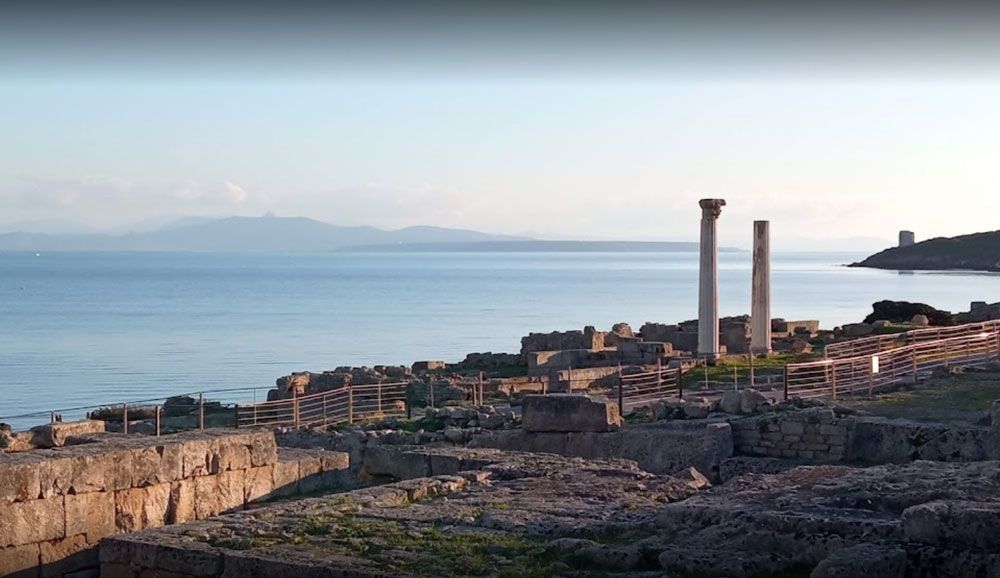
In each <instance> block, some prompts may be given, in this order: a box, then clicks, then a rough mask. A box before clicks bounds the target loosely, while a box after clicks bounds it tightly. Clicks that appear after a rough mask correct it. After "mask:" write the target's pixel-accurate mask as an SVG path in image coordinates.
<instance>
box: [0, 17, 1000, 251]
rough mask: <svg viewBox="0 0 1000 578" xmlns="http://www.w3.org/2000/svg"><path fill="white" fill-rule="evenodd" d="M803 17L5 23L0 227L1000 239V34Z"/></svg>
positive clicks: (899, 21)
mask: <svg viewBox="0 0 1000 578" xmlns="http://www.w3.org/2000/svg"><path fill="white" fill-rule="evenodd" d="M205 4H211V6H206V5H205ZM806 4H807V3H795V4H791V3H788V4H785V3H768V2H755V3H735V2H732V3H730V2H711V1H708V2H699V3H696V4H695V3H692V4H680V3H670V2H657V3H653V2H619V3H597V2H586V1H581V2H575V3H569V2H552V1H549V2H534V3H519V2H516V1H511V2H504V3H500V2H497V3H477V2H473V1H469V2H463V3H446V2H408V3H390V2H373V3H366V4H365V5H364V6H365V7H358V6H357V5H353V4H338V3H336V2H327V3H311V2H301V1H298V2H297V1H294V0H293V1H290V2H283V3H263V2H245V3H240V4H236V3H232V4H228V3H224V2H223V3H185V2H173V3H169V4H168V3H157V2H149V3H113V2H94V3H86V6H84V3H69V2H67V3H60V2H48V3H39V2H24V3H21V2H17V1H15V2H11V3H9V4H8V3H5V6H4V17H3V18H0V142H2V144H0V223H16V222H24V221H70V222H74V223H80V224H83V225H86V226H88V227H94V228H98V229H112V228H121V227H125V226H129V225H130V224H132V223H137V222H142V221H146V220H150V219H163V218H169V217H179V216H187V215H208V216H225V215H261V214H264V213H266V212H273V213H276V214H278V215H281V216H308V217H313V218H316V219H320V220H324V221H328V222H331V223H336V224H343V225H357V224H367V225H374V226H379V227H384V228H399V227H405V226H410V225H437V226H444V227H460V228H469V229H477V230H482V231H488V232H494V233H508V234H517V235H530V236H536V237H540V238H556V239H565V238H569V239H623V240H695V239H696V238H697V230H698V220H699V215H700V210H699V209H698V205H697V201H698V199H699V198H704V197H720V198H725V199H726V200H727V203H728V204H727V207H726V208H725V209H724V211H723V214H722V217H721V220H720V222H719V236H720V243H722V244H726V245H735V246H744V247H745V246H748V245H749V244H750V233H751V222H752V221H753V220H754V219H769V220H771V221H772V226H771V227H772V236H773V244H774V246H775V248H776V249H777V250H781V249H785V250H795V249H852V250H853V249H856V248H859V247H861V246H863V247H865V248H868V247H874V248H877V247H880V246H884V245H885V244H887V243H889V242H891V240H892V239H894V238H895V236H896V233H897V231H898V230H899V229H912V230H914V231H915V232H916V234H917V237H918V239H922V238H929V237H933V236H939V235H955V234H962V233H969V232H975V231H981V230H994V229H997V228H1000V224H998V219H997V215H998V214H1000V186H998V185H1000V106H997V103H998V102H1000V11H998V10H997V9H996V8H993V7H991V6H990V5H989V4H987V3H981V4H980V3H962V2H955V3H947V5H946V6H939V5H936V4H935V5H932V4H922V3H919V2H905V3H904V2H898V3H896V2H885V3H878V2H874V3H871V2H870V3H863V4H862V3H858V4H852V3H836V5H835V6H834V5H833V3H830V4H831V5H830V6H828V7H826V8H822V9H819V8H815V7H809V6H807V5H806Z"/></svg>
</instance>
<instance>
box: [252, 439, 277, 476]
mask: <svg viewBox="0 0 1000 578" xmlns="http://www.w3.org/2000/svg"><path fill="white" fill-rule="evenodd" d="M248 447H249V449H250V465H251V466H252V467H255V468H256V467H260V466H266V465H270V464H273V463H275V462H277V461H278V446H277V444H275V442H274V434H273V433H271V432H255V433H254V434H252V436H251V437H250V443H249V446H248Z"/></svg>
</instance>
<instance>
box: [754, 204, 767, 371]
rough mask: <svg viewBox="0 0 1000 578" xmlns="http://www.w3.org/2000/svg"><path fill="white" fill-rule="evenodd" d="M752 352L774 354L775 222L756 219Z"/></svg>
mask: <svg viewBox="0 0 1000 578" xmlns="http://www.w3.org/2000/svg"><path fill="white" fill-rule="evenodd" d="M750 352H751V353H753V354H755V355H767V354H768V353H771V223H770V221H754V222H753V285H752V286H751V288H750Z"/></svg>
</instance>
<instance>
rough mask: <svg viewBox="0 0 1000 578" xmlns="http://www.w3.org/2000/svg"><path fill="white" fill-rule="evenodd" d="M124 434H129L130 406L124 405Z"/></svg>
mask: <svg viewBox="0 0 1000 578" xmlns="http://www.w3.org/2000/svg"><path fill="white" fill-rule="evenodd" d="M122 433H125V434H127V433H128V404H127V403H123V404H122Z"/></svg>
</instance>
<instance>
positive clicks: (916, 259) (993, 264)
mask: <svg viewBox="0 0 1000 578" xmlns="http://www.w3.org/2000/svg"><path fill="white" fill-rule="evenodd" d="M851 267H871V268H874V269H894V270H900V271H921V270H924V271H944V270H959V269H961V270H970V271H993V272H1000V231H990V232H986V233H974V234H971V235H961V236H959V237H937V238H934V239H928V240H926V241H922V242H920V243H916V244H914V245H910V246H908V247H893V248H891V249H886V250H885V251H882V252H880V253H876V254H875V255H872V256H871V257H868V258H867V259H865V260H863V261H860V262H857V263H852V264H851Z"/></svg>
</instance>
